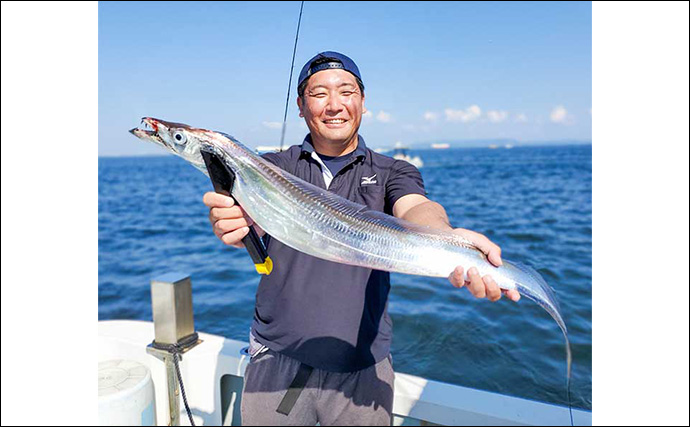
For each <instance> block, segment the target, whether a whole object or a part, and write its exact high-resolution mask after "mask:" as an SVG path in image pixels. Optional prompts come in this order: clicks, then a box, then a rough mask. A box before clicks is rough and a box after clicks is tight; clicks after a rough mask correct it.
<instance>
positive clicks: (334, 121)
mask: <svg viewBox="0 0 690 427" xmlns="http://www.w3.org/2000/svg"><path fill="white" fill-rule="evenodd" d="M346 121H347V120H345V119H327V120H324V121H323V122H324V123H325V124H327V125H341V124H343V123H345V122H346Z"/></svg>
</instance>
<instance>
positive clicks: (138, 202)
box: [98, 145, 592, 409]
mask: <svg viewBox="0 0 690 427" xmlns="http://www.w3.org/2000/svg"><path fill="white" fill-rule="evenodd" d="M412 154H414V155H420V156H421V157H422V159H423V160H424V167H423V168H422V169H421V173H422V176H423V178H424V181H425V184H426V189H427V191H428V197H429V198H431V199H432V200H435V201H437V202H439V203H441V204H442V205H443V206H444V207H445V208H446V210H447V212H448V215H449V217H450V219H451V222H452V224H453V225H454V226H456V227H464V228H468V229H471V230H475V231H478V232H481V233H483V234H485V235H486V236H488V237H489V238H490V239H491V240H493V241H494V242H496V243H497V244H498V245H499V246H501V248H502V250H503V257H504V258H505V259H509V260H512V261H520V262H524V263H526V264H529V265H532V266H533V267H535V268H536V269H537V270H538V271H539V272H540V273H541V274H542V275H543V276H544V278H545V279H546V281H547V282H548V283H549V284H550V285H551V286H552V287H553V288H554V289H555V292H556V296H557V298H558V300H559V303H560V306H561V309H562V313H563V317H564V319H565V322H566V324H567V326H568V329H569V332H570V341H571V344H572V350H573V377H572V399H573V405H574V406H576V407H581V408H586V409H591V405H592V380H591V378H592V364H591V358H592V304H591V300H592V290H591V287H592V215H591V212H592V201H591V194H592V172H591V170H592V150H591V146H590V145H585V146H560V147H556V146H554V147H515V148H512V149H503V148H501V149H494V150H491V149H487V148H476V149H448V150H419V151H416V152H413V153H412ZM98 183H99V185H98V193H99V197H98V207H99V214H98V219H99V221H98V243H99V256H98V260H99V263H98V272H99V278H98V291H99V292H98V299H99V304H98V315H99V320H106V319H140V320H149V321H150V320H151V319H152V314H151V300H150V288H149V286H150V283H149V282H150V279H151V278H153V277H155V276H158V275H160V274H163V273H167V272H170V271H182V272H185V273H189V274H190V275H191V278H192V285H193V300H194V314H195V326H196V328H197V330H199V331H202V332H207V333H213V334H217V335H222V336H225V337H228V338H232V339H237V340H243V341H246V340H247V333H248V330H249V326H250V324H251V320H252V316H253V313H254V296H255V293H256V288H257V285H258V283H259V276H258V275H257V274H256V271H255V270H254V266H253V264H252V263H251V261H250V258H249V256H248V255H247V253H246V251H244V250H236V249H233V248H229V247H226V246H224V245H223V244H222V243H221V242H220V241H219V240H218V239H217V238H216V237H215V236H214V234H213V232H212V231H211V227H210V224H209V222H208V217H207V216H208V210H207V208H206V207H205V206H204V205H203V203H202V195H203V194H204V193H205V192H206V191H211V190H212V186H211V183H210V181H209V180H208V178H206V177H205V176H204V175H203V174H201V173H200V172H198V171H197V170H196V169H194V168H193V167H192V166H190V165H189V164H187V163H186V162H184V161H183V160H181V159H179V158H177V157H173V156H161V157H133V158H99V165H98ZM391 281H392V291H391V296H390V302H389V311H390V315H391V318H392V320H393V330H394V338H393V349H392V352H393V358H394V364H395V369H396V371H398V372H405V373H410V374H413V375H418V376H423V377H425V378H429V379H433V380H436V381H442V382H446V383H452V384H458V385H462V386H466V387H472V388H476V389H482V390H488V391H494V392H499V393H503V394H508V395H513V396H519V397H523V398H528V399H534V400H540V401H546V402H553V403H558V404H566V402H567V400H566V388H565V384H566V383H565V371H566V364H565V358H566V356H565V348H564V340H563V336H562V334H561V332H560V330H559V328H558V326H557V325H556V323H555V322H554V321H553V320H552V319H551V317H550V316H549V315H548V314H547V313H546V312H545V311H544V310H543V309H541V308H540V307H539V306H537V305H536V304H534V303H533V302H532V301H530V300H528V299H526V298H523V299H521V300H520V301H519V302H518V303H513V302H511V301H509V300H507V299H506V298H502V299H501V300H500V301H499V302H496V303H490V302H488V301H487V300H476V299H475V298H473V297H472V296H471V295H470V294H469V292H468V291H467V290H464V289H462V290H458V289H455V288H453V287H452V286H451V285H450V283H449V282H448V281H447V280H445V279H440V278H428V277H418V276H408V275H402V274H392V275H391Z"/></svg>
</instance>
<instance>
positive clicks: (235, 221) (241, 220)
mask: <svg viewBox="0 0 690 427" xmlns="http://www.w3.org/2000/svg"><path fill="white" fill-rule="evenodd" d="M204 204H205V205H206V206H208V207H209V209H210V211H209V214H208V219H209V220H210V221H211V226H212V227H213V233H215V235H216V236H217V237H218V238H219V239H220V240H221V241H222V242H223V243H225V244H226V245H230V246H234V247H236V248H243V247H244V244H243V243H242V239H243V238H244V237H245V236H246V235H247V234H248V233H249V227H251V226H252V225H254V221H252V219H251V218H249V216H248V215H247V213H246V212H245V211H244V209H242V207H240V206H237V205H235V200H234V199H233V198H232V197H229V196H224V195H222V194H219V193H216V192H213V191H210V192H208V193H206V194H204ZM254 229H255V230H256V232H257V234H258V235H259V237H261V236H263V235H264V234H265V233H264V231H263V230H261V228H260V227H258V226H256V225H255V226H254Z"/></svg>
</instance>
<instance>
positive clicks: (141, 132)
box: [129, 117, 168, 148]
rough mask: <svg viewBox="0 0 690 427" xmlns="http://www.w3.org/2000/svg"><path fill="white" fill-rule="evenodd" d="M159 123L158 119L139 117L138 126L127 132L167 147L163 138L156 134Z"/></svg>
mask: <svg viewBox="0 0 690 427" xmlns="http://www.w3.org/2000/svg"><path fill="white" fill-rule="evenodd" d="M159 125H160V121H159V120H157V119H154V118H151V117H144V118H142V119H141V123H140V124H139V127H136V128H133V129H130V130H129V132H130V133H131V134H132V135H134V136H136V137H137V138H139V139H143V140H145V141H150V142H154V143H156V144H159V145H162V146H164V147H166V148H168V144H166V143H165V140H164V139H163V138H161V136H160V135H159V134H158V127H159Z"/></svg>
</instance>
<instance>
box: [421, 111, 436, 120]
mask: <svg viewBox="0 0 690 427" xmlns="http://www.w3.org/2000/svg"><path fill="white" fill-rule="evenodd" d="M424 120H426V121H427V122H435V121H436V120H438V114H437V113H434V112H433V111H427V112H426V113H424Z"/></svg>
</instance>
